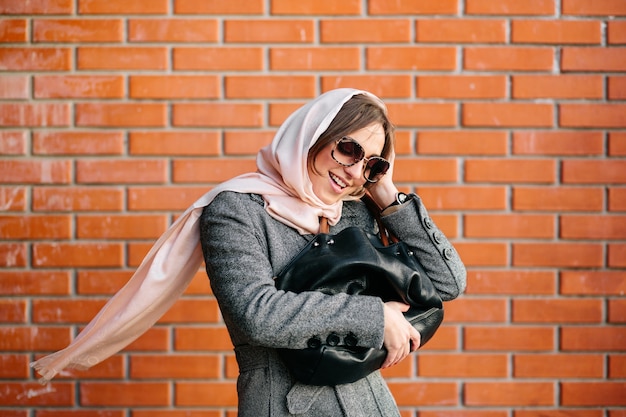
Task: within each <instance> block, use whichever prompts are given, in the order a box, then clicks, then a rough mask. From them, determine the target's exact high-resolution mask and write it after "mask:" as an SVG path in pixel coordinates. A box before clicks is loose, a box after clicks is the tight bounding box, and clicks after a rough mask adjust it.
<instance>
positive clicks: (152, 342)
mask: <svg viewBox="0 0 626 417" xmlns="http://www.w3.org/2000/svg"><path fill="white" fill-rule="evenodd" d="M171 345H172V341H171V340H170V335H169V329H166V328H164V327H152V328H150V330H148V331H147V332H145V333H144V334H142V335H141V336H140V337H139V338H138V339H137V340H135V341H134V342H133V343H131V344H130V345H128V346H127V347H125V348H124V351H126V352H133V351H139V352H141V353H145V352H166V351H169V350H170V346H171Z"/></svg>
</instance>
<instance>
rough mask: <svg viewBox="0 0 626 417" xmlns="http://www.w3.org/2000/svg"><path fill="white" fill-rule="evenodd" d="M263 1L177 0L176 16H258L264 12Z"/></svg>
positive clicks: (175, 5)
mask: <svg viewBox="0 0 626 417" xmlns="http://www.w3.org/2000/svg"><path fill="white" fill-rule="evenodd" d="M264 4H265V2H264V1H263V0H230V1H208V2H200V3H198V1H197V0H177V1H176V3H175V4H174V12H175V13H176V14H216V15H224V14H236V15H258V14H262V13H263V12H264V10H265V9H264Z"/></svg>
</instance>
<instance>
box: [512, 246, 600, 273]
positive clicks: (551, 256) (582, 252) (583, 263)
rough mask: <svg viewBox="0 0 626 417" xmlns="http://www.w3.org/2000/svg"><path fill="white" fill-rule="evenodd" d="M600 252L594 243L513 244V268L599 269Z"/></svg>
mask: <svg viewBox="0 0 626 417" xmlns="http://www.w3.org/2000/svg"><path fill="white" fill-rule="evenodd" d="M602 252H603V250H602V245H600V244H595V243H560V242H559V243H514V244H513V266H519V267H528V266H533V267H537V266H544V267H574V268H580V267H582V268H587V267H588V268H593V267H601V266H602V265H603V263H604V261H603V259H604V256H603V253H602Z"/></svg>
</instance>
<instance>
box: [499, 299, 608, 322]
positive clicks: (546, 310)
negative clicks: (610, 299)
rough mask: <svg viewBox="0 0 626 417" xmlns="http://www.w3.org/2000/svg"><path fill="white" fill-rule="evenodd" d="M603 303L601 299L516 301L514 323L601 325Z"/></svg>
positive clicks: (514, 301)
mask: <svg viewBox="0 0 626 417" xmlns="http://www.w3.org/2000/svg"><path fill="white" fill-rule="evenodd" d="M602 307H603V302H602V300H599V299H594V300H590V299H588V300H585V299H555V298H546V299H521V298H518V299H515V300H513V304H512V309H511V310H512V313H513V314H512V320H511V321H512V322H513V323H537V324H542V323H543V324H547V323H600V322H601V321H602V319H603V317H602V314H603V311H602V310H603V308H602Z"/></svg>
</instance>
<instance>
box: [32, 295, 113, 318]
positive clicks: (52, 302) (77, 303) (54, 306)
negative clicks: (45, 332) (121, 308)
mask: <svg viewBox="0 0 626 417" xmlns="http://www.w3.org/2000/svg"><path fill="white" fill-rule="evenodd" d="M105 303H106V300H95V299H89V300H80V299H73V300H61V299H36V300H33V302H32V313H31V314H32V318H31V319H32V321H33V323H88V322H89V321H90V320H91V319H92V318H93V317H95V315H96V314H97V313H98V311H100V309H101V308H102V307H104V304H105Z"/></svg>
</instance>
